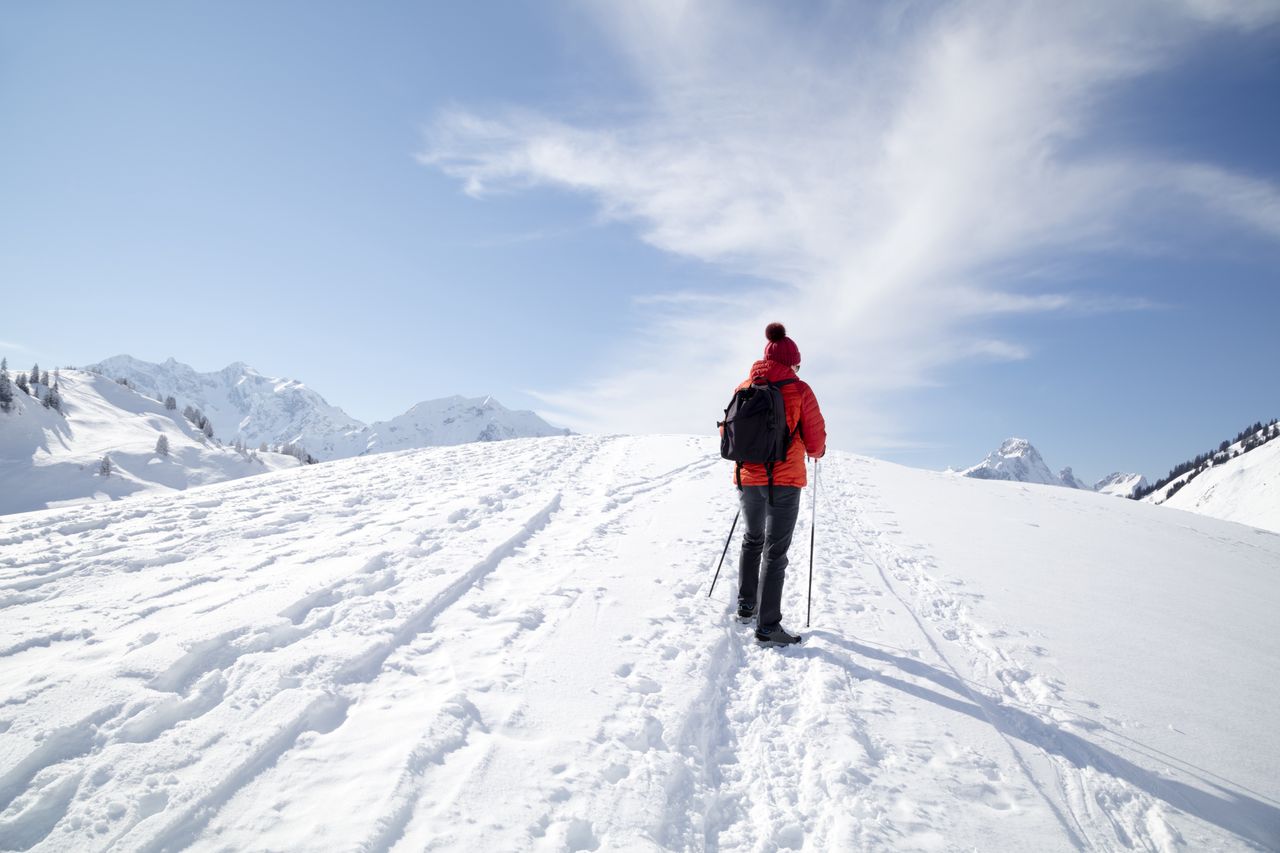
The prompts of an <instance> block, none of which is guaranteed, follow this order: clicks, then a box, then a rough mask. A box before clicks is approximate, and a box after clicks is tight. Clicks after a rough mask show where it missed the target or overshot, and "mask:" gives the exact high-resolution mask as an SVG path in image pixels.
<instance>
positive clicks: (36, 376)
mask: <svg viewBox="0 0 1280 853" xmlns="http://www.w3.org/2000/svg"><path fill="white" fill-rule="evenodd" d="M27 381H29V382H30V383H31V384H32V385H39V384H40V365H38V364H33V365H31V373H30V374H29V378H28V380H27Z"/></svg>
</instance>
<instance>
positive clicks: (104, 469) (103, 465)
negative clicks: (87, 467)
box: [98, 456, 113, 477]
mask: <svg viewBox="0 0 1280 853" xmlns="http://www.w3.org/2000/svg"><path fill="white" fill-rule="evenodd" d="M112 470H113V469H112V467H111V457H110V456H103V457H102V461H101V462H99V463H98V475H99V476H102V477H110V476H111V471H112Z"/></svg>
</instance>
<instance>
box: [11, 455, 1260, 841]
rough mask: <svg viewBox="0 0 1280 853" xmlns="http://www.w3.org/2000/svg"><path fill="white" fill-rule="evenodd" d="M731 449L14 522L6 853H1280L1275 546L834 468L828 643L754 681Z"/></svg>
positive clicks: (1070, 499) (238, 486) (824, 576)
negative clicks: (190, 852) (734, 534)
mask: <svg viewBox="0 0 1280 853" xmlns="http://www.w3.org/2000/svg"><path fill="white" fill-rule="evenodd" d="M717 449H718V448H717V445H716V443H715V441H714V440H712V439H710V438H693V437H670V436H668V437H646V438H599V437H579V436H574V437H569V438H554V439H531V440H522V441H517V442H510V443H505V444H503V445H501V446H495V445H491V444H468V445H463V446H460V447H454V448H432V449H426V450H415V451H409V452H404V453H395V454H381V455H377V456H369V457H362V458H359V459H349V460H342V461H337V462H333V463H330V464H326V465H316V466H307V467H304V468H302V469H300V470H297V471H290V472H279V473H275V474H267V475H264V476H261V477H255V478H251V479H246V480H241V481H237V482H234V483H224V484H220V485H217V486H211V487H206V488H202V489H199V490H193V491H189V492H185V493H181V494H177V495H172V496H162V497H145V498H141V499H139V500H136V501H133V502H130V504H129V505H128V506H121V505H109V506H107V505H93V506H86V507H80V508H77V509H75V510H74V511H71V510H50V511H44V512H39V513H32V514H28V515H23V516H11V517H9V518H6V519H0V612H3V614H4V618H3V619H2V620H0V838H2V839H4V841H5V842H6V844H7V846H12V847H21V848H31V849H37V850H68V849H74V850H99V849H128V850H147V851H159V850H169V849H178V848H184V847H189V848H191V849H194V850H215V849H218V850H221V849H281V850H284V849H287V850H356V849H363V850H378V851H385V850H392V849H395V850H422V849H444V850H465V851H473V850H594V849H599V850H657V849H676V850H775V849H805V850H865V849H876V850H879V849H895V850H923V849H946V850H953V849H954V850H962V849H975V848H976V849H982V850H1037V851H1054V850H1073V851H1074V850H1080V849H1091V850H1114V849H1144V850H1175V849H1188V850H1227V849H1253V848H1259V847H1260V848H1276V847H1277V846H1280V805H1278V804H1280V777H1277V776H1276V774H1275V768H1276V767H1277V766H1280V731H1278V730H1277V728H1276V726H1275V725H1274V709H1275V707H1276V705H1277V702H1280V686H1278V685H1277V682H1276V679H1275V678H1274V674H1275V672H1276V671H1278V670H1280V633H1277V632H1276V631H1275V630H1274V624H1275V622H1274V605H1275V602H1276V601H1277V600H1280V573H1278V572H1277V571H1276V566H1277V565H1280V536H1275V535H1272V534H1269V533H1265V532H1263V531H1259V530H1255V529H1251V528H1246V527H1242V526H1239V525H1234V524H1231V523H1228V522H1222V521H1218V520H1215V519H1210V518H1205V517H1201V516H1196V515H1192V514H1185V513H1178V512H1171V511H1168V510H1164V509H1161V508H1157V507H1152V506H1149V505H1146V504H1142V503H1138V502H1128V501H1113V500H1110V499H1108V498H1105V497H1103V496H1100V495H1095V494H1091V493H1086V492H1076V491H1069V490H1065V489H1043V488H1039V487H1036V486H1030V485H1023V484H1018V483H1002V482H996V483H991V482H979V481H974V480H968V479H962V478H956V477H951V476H947V475H943V474H935V473H930V472H922V471H913V470H910V469H905V468H900V467H897V466H893V465H889V464H886V463H879V462H874V461H871V460H866V459H861V458H858V457H854V456H849V455H846V454H841V453H836V452H832V453H831V454H829V455H828V457H826V458H825V459H824V460H823V462H822V471H821V475H820V477H819V483H820V487H819V500H818V502H817V511H818V516H817V518H818V527H817V540H816V541H817V552H816V553H817V560H816V565H815V572H814V588H813V593H814V594H813V628H812V630H811V631H809V632H807V634H808V638H807V641H806V643H805V645H803V646H802V647H799V648H790V649H786V650H780V649H763V648H760V647H758V646H757V645H756V643H755V642H754V640H752V639H751V635H750V632H749V629H748V628H744V627H742V626H740V625H738V624H737V623H736V622H735V621H733V620H732V619H731V618H730V608H731V606H732V599H733V594H734V593H733V587H734V581H733V575H734V574H735V568H734V566H733V565H732V562H731V561H732V557H731V558H730V562H727V563H726V565H725V568H724V570H723V571H722V572H721V575H720V581H719V585H718V586H717V587H716V588H715V593H714V596H713V597H711V598H708V597H707V589H708V583H709V581H710V578H711V574H712V572H713V571H714V568H715V564H716V560H717V558H718V557H719V555H720V552H721V548H722V546H723V544H724V536H725V535H726V533H727V530H728V528H729V523H730V521H731V520H732V518H733V513H734V507H735V493H734V490H733V488H732V485H731V481H730V477H731V475H730V470H729V468H728V463H725V462H723V461H722V460H720V459H719V456H718V452H717ZM805 506H806V509H805V512H804V516H803V518H804V520H803V521H802V523H801V526H800V528H799V530H798V531H797V537H796V540H797V542H800V541H803V540H807V539H808V538H809V537H808V524H809V521H808V519H809V501H808V495H807V494H806V497H805ZM1207 566H1211V567H1212V571H1206V570H1205V569H1206V567H1207ZM805 569H806V567H805V566H804V556H803V549H802V548H800V547H797V548H796V549H795V552H794V553H793V562H792V571H791V573H790V577H789V580H788V585H787V589H786V594H785V597H784V602H783V603H784V612H785V614H786V616H787V622H786V624H788V625H789V626H790V627H792V628H801V629H802V628H803V621H804V612H805V601H806V599H805V576H806V571H805Z"/></svg>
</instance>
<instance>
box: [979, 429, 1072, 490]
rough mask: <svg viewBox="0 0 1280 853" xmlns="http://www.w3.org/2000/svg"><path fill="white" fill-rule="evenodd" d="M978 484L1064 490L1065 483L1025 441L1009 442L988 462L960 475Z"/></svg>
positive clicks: (994, 451)
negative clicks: (991, 482)
mask: <svg viewBox="0 0 1280 853" xmlns="http://www.w3.org/2000/svg"><path fill="white" fill-rule="evenodd" d="M960 473H961V474H962V475H963V476H965V477H972V478H974V479H977V480H1013V481H1015V482H1018V483H1040V484H1041V485H1046V486H1061V485H1062V484H1063V483H1062V480H1060V479H1059V478H1058V477H1056V476H1054V473H1053V472H1052V471H1051V470H1049V466H1048V465H1046V464H1045V463H1044V459H1042V458H1041V457H1040V452H1039V451H1038V450H1036V449H1035V448H1034V447H1033V446H1032V445H1031V442H1029V441H1027V440H1026V439H1025V438H1010V439H1006V440H1005V442H1004V443H1003V444H1001V445H1000V447H999V449H997V450H993V451H992V452H991V454H990V455H988V456H987V458H986V459H984V460H982V461H981V462H979V463H978V464H977V465H974V466H973V467H971V468H966V469H965V470H963V471H961V472H960Z"/></svg>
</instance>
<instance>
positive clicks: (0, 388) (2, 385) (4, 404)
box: [0, 370, 13, 412]
mask: <svg viewBox="0 0 1280 853" xmlns="http://www.w3.org/2000/svg"><path fill="white" fill-rule="evenodd" d="M12 406H13V385H12V384H11V383H10V382H9V371H7V370H0V412H7V411H9V409H10V408H12Z"/></svg>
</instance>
